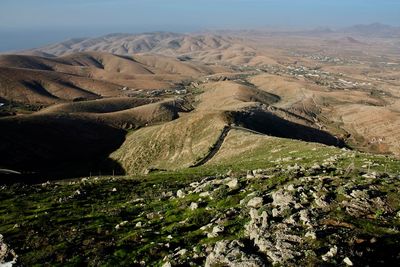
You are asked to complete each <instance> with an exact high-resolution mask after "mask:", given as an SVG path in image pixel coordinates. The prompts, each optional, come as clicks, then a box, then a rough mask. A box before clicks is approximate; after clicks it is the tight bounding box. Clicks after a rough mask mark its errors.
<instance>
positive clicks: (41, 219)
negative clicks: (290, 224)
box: [0, 127, 400, 266]
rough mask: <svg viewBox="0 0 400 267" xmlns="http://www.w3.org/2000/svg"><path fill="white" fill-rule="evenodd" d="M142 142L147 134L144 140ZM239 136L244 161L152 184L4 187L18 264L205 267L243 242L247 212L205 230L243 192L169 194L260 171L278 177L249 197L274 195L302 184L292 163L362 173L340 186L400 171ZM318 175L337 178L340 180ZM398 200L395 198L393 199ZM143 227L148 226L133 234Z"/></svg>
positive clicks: (4, 213) (2, 210) (306, 146)
mask: <svg viewBox="0 0 400 267" xmlns="http://www.w3.org/2000/svg"><path fill="white" fill-rule="evenodd" d="M149 129H152V128H149ZM157 129H158V128H157V127H154V129H153V130H154V131H155V132H157ZM139 132H140V131H139ZM145 134H151V133H147V132H146V133H145V132H143V135H145ZM152 134H155V133H152ZM239 137H240V139H244V140H245V141H244V142H243V143H242V144H239V145H238V147H239V150H240V149H241V148H243V147H245V146H247V145H249V144H253V147H252V149H251V150H249V151H248V152H244V153H240V155H238V156H230V155H232V153H231V152H230V153H225V152H224V151H225V150H226V149H227V148H226V147H222V149H221V152H222V153H220V154H217V155H216V157H217V158H218V159H219V160H220V164H217V163H216V162H212V161H211V162H209V163H207V164H206V165H205V166H202V167H198V168H189V169H181V170H179V171H177V172H155V173H151V174H150V175H148V176H140V175H139V176H128V177H119V178H110V177H101V178H99V179H97V178H93V177H92V178H90V179H88V180H86V179H83V180H76V181H73V182H68V181H63V182H59V183H57V184H47V185H38V186H32V187H30V186H22V185H14V186H9V187H2V188H1V191H0V221H1V224H0V233H2V234H3V235H4V236H5V240H6V242H7V243H8V244H9V245H10V246H11V247H12V248H14V249H15V250H16V252H17V254H19V256H20V258H19V262H22V263H24V264H25V265H29V266H33V265H34V264H38V263H40V264H46V263H48V264H51V265H59V266H68V265H77V264H90V265H98V264H101V265H105V266H115V265H134V264H139V262H141V261H144V262H145V263H144V264H145V265H148V266H149V265H157V264H160V263H161V262H162V258H163V257H164V256H166V255H168V254H171V253H175V252H176V251H177V250H179V249H181V248H187V249H189V254H188V255H186V256H182V257H181V258H182V259H181V260H184V261H185V258H186V257H188V258H187V259H186V260H192V261H194V262H195V263H196V264H198V265H201V264H202V263H203V261H204V256H205V254H204V249H205V247H206V246H207V245H208V244H213V243H215V242H216V241H218V240H220V239H222V238H223V239H236V238H240V237H241V236H242V235H243V232H242V229H243V225H244V224H245V222H246V221H248V219H249V218H248V215H246V213H243V212H242V213H239V215H237V216H236V217H234V219H231V220H228V221H226V222H225V224H224V225H225V232H224V233H223V234H222V235H221V236H219V237H217V238H208V237H207V236H206V235H205V234H204V231H202V230H200V229H199V228H200V227H201V226H204V225H206V224H208V223H209V222H210V221H211V220H212V218H213V217H215V216H220V215H221V214H226V212H227V211H228V210H229V209H231V208H238V207H239V208H240V204H239V201H240V200H241V199H243V198H245V196H246V195H244V194H243V192H242V191H232V192H227V191H224V190H223V189H217V190H215V191H214V193H213V196H214V197H213V199H209V198H201V197H199V195H198V194H191V195H188V196H186V197H184V198H181V199H177V198H170V195H169V193H168V192H171V193H172V194H173V195H175V192H176V191H177V190H178V189H181V188H185V187H186V188H188V187H190V186H189V183H191V182H194V181H199V180H201V179H202V178H204V177H205V176H209V175H218V174H224V173H226V171H228V170H232V171H233V172H232V174H231V176H233V177H240V176H241V175H243V174H244V173H246V170H252V169H256V168H263V169H267V170H269V171H270V172H271V173H272V174H273V175H274V177H273V178H271V179H268V180H263V182H257V181H256V182H254V183H250V184H247V185H246V188H247V189H246V190H247V191H248V190H250V191H252V190H255V191H268V190H272V189H273V188H276V187H280V186H281V185H283V184H286V183H291V182H293V183H296V182H297V178H296V177H294V176H291V174H290V173H286V172H284V171H282V170H284V169H286V167H287V166H289V165H293V164H296V163H297V164H300V165H301V166H303V165H304V166H310V165H312V164H314V163H321V162H323V161H324V160H326V159H327V158H329V157H331V156H333V155H338V158H339V159H338V163H337V165H338V166H343V167H345V168H346V167H347V166H349V165H350V164H353V163H354V165H355V167H354V169H356V170H357V172H356V173H355V174H350V176H349V178H343V179H337V181H338V182H340V181H344V182H345V181H347V180H349V179H353V178H351V177H354V179H357V180H358V181H360V183H362V179H360V178H357V177H359V176H358V175H359V172H361V173H362V171H365V172H368V171H370V172H372V171H384V170H386V171H387V172H388V173H399V171H400V164H399V162H398V161H396V160H394V159H391V158H386V157H382V156H373V155H369V154H363V153H358V152H352V151H343V150H340V149H337V148H334V147H326V146H323V145H319V144H314V143H304V142H299V141H292V140H287V139H280V138H272V137H260V136H256V135H253V134H248V133H243V132H241V131H233V132H232V133H231V134H230V135H229V136H228V138H227V140H226V141H227V144H229V143H230V142H236V141H237V138H239ZM154 153H156V152H154ZM223 154H225V156H224V155H223ZM288 155H290V156H288ZM131 156H132V154H131ZM217 158H216V159H217ZM368 166H369V167H368ZM368 169H369V170H368ZM321 174H322V175H332V176H337V177H340V175H339V174H338V173H336V172H331V173H326V174H323V173H321ZM375 184H376V186H379V187H382V188H380V189H381V190H382V191H385V190H386V191H390V190H392V192H397V191H396V187H397V186H398V185H397V184H396V183H395V184H386V183H384V182H381V181H380V180H376V182H375ZM393 189H394V191H393ZM392 194H394V196H396V194H397V193H392ZM394 199H395V198H394ZM191 202H198V203H200V204H201V205H200V208H199V209H197V210H195V211H192V210H190V208H189V206H190V203H191ZM396 203H397V202H396V201H394V203H393V207H394V208H395V209H396V210H398V209H400V205H399V203H398V204H396ZM206 207H208V208H206ZM240 210H241V209H240ZM338 216H339V215H338ZM340 218H342V217H340ZM340 218H339V219H340ZM340 220H345V219H344V218H342V219H340ZM124 221H126V224H125V225H122V226H120V227H119V229H117V228H118V227H117V228H116V226H117V225H118V224H120V223H121V222H124ZM138 222H141V223H142V226H140V227H138V226H136V224H137V223H138ZM356 223H357V224H356V226H357V227H358V228H357V230H354V231H360V233H364V232H365V233H369V234H371V232H372V233H374V232H375V231H377V230H379V231H383V233H389V232H390V231H389V230H385V229H387V228H385V227H383V226H382V225H385V224H387V222H384V221H381V220H378V219H377V220H369V221H366V222H364V221H358V222H356ZM388 231H389V232H388ZM169 235H171V238H170V237H169ZM166 244H169V245H168V246H169V247H168V246H167V245H166ZM194 244H198V245H197V246H196V247H195V249H198V251H199V252H198V253H196V254H198V255H200V257H199V258H198V259H193V253H194V252H193V251H192V249H193V245H194ZM174 251H175V252H174ZM100 255H101V256H100ZM175 260H177V259H175Z"/></svg>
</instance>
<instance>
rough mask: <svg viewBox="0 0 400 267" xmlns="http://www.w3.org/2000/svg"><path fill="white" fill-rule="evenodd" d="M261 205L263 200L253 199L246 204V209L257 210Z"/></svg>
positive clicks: (259, 198)
mask: <svg viewBox="0 0 400 267" xmlns="http://www.w3.org/2000/svg"><path fill="white" fill-rule="evenodd" d="M262 204H263V199H262V197H254V198H252V199H250V200H249V202H247V207H250V208H259V207H261V206H262Z"/></svg>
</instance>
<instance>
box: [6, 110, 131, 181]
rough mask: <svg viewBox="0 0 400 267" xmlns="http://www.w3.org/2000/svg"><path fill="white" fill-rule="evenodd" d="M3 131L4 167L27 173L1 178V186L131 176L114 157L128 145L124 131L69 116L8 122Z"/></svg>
mask: <svg viewBox="0 0 400 267" xmlns="http://www.w3.org/2000/svg"><path fill="white" fill-rule="evenodd" d="M0 129H1V131H0V140H1V142H0V168H4V169H11V170H16V171H19V172H22V173H23V174H22V175H4V174H3V175H1V174H0V182H6V180H7V182H10V180H11V181H16V180H15V179H18V181H19V182H27V183H37V182H42V181H47V180H55V179H64V178H74V177H86V176H90V175H92V176H97V175H109V174H113V173H114V174H115V175H121V174H124V173H125V172H124V170H123V168H122V167H121V166H120V165H119V164H118V163H116V162H114V161H113V160H112V159H110V158H109V155H110V153H111V152H113V151H115V150H116V149H117V148H119V147H120V146H121V144H122V143H123V142H124V140H125V131H123V130H120V129H115V128H112V127H110V126H106V125H101V124H98V123H94V122H90V121H87V120H84V119H81V118H75V117H71V116H68V115H40V116H39V115H36V116H18V117H10V118H3V119H0Z"/></svg>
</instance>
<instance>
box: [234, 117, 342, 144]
mask: <svg viewBox="0 0 400 267" xmlns="http://www.w3.org/2000/svg"><path fill="white" fill-rule="evenodd" d="M231 115H232V117H233V122H234V123H235V124H237V125H240V126H242V127H245V128H248V129H251V130H254V131H257V132H260V133H263V134H267V135H271V136H276V137H283V138H290V139H297V140H302V141H306V142H316V143H321V144H325V145H330V146H337V147H347V145H346V144H345V143H344V142H343V140H341V139H338V138H337V137H335V136H333V135H331V134H330V133H328V132H325V131H322V130H318V129H315V128H312V127H308V126H304V125H301V124H298V123H294V122H291V121H287V120H285V119H282V118H280V117H278V116H277V115H275V114H273V113H271V112H267V111H264V110H258V109H257V110H250V111H245V112H233V113H232V114H231Z"/></svg>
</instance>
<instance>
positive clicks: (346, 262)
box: [343, 257, 353, 266]
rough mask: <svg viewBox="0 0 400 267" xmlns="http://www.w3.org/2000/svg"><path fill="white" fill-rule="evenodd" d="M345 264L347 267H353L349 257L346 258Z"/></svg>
mask: <svg viewBox="0 0 400 267" xmlns="http://www.w3.org/2000/svg"><path fill="white" fill-rule="evenodd" d="M343 262H344V263H345V264H346V265H347V266H353V262H352V261H351V260H350V259H349V257H346V258H344V260H343Z"/></svg>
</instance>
